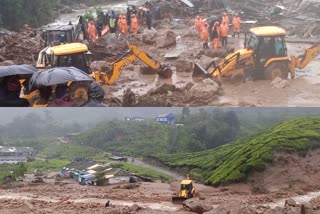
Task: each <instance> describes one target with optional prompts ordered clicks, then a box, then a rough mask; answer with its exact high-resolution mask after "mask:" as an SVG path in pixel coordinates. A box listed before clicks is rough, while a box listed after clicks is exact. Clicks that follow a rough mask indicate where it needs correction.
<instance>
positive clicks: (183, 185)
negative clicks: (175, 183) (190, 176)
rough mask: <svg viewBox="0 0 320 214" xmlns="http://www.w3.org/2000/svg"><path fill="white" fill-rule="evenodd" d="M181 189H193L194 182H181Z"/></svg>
mask: <svg viewBox="0 0 320 214" xmlns="http://www.w3.org/2000/svg"><path fill="white" fill-rule="evenodd" d="M181 190H187V191H188V192H189V191H191V190H192V183H191V184H181Z"/></svg>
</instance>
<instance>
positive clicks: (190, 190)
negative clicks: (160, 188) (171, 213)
mask: <svg viewBox="0 0 320 214" xmlns="http://www.w3.org/2000/svg"><path fill="white" fill-rule="evenodd" d="M195 193H196V190H195V188H194V186H193V182H192V180H190V179H189V178H187V179H186V180H182V181H181V183H180V192H179V195H178V196H173V197H172V202H173V203H181V202H183V201H184V200H187V199H189V198H193V197H194V195H195Z"/></svg>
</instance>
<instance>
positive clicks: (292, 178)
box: [0, 150, 320, 214]
mask: <svg viewBox="0 0 320 214" xmlns="http://www.w3.org/2000/svg"><path fill="white" fill-rule="evenodd" d="M319 153H320V150H316V151H313V152H309V153H307V154H305V155H304V156H298V155H296V154H288V153H278V154H276V155H274V158H273V162H272V163H270V164H269V165H268V166H267V169H266V170H265V171H263V172H259V173H255V174H254V175H252V176H251V177H250V179H249V180H248V181H247V182H246V183H238V184H232V185H227V186H221V187H211V186H205V185H203V184H199V183H196V184H195V188H196V192H197V193H196V196H195V198H194V199H191V200H188V201H187V202H186V205H188V206H190V204H193V203H196V204H197V205H199V204H200V205H201V207H204V208H205V209H206V210H207V211H208V210H211V211H210V212H209V213H211V214H216V213H222V211H221V210H224V209H228V210H229V211H230V210H233V211H232V212H231V211H230V212H231V213H239V212H240V210H242V211H243V212H242V213H248V214H250V213H275V214H277V213H293V214H295V213H302V212H300V209H302V208H301V207H307V208H308V209H309V212H306V213H320V185H319V182H318V181H319V179H320V173H319V172H320V165H319V157H320V156H319ZM52 175H54V173H52ZM32 179H33V177H32V175H28V176H27V177H26V178H25V181H24V182H20V183H11V184H7V185H3V186H0V212H1V213H4V214H7V213H8V214H9V213H61V212H62V211H63V213H155V214H162V213H181V214H183V213H186V214H188V213H194V212H191V211H190V210H189V209H188V208H186V207H183V206H182V205H180V204H172V203H171V197H172V196H173V195H174V194H175V193H177V192H178V191H179V187H180V185H179V182H178V181H174V182H171V183H161V182H154V183H136V184H114V185H109V186H99V187H96V186H82V185H79V184H78V183H77V182H75V181H73V180H71V179H64V180H62V181H55V180H54V179H50V178H47V179H45V180H44V183H39V184H35V183H32V182H31V181H32ZM289 199H290V200H289ZM286 200H287V202H285V201H286ZM107 201H109V202H110V207H108V208H106V207H105V204H106V203H107ZM285 204H286V205H285ZM302 204H303V206H302ZM191 207H192V206H191ZM195 210H198V211H199V209H195ZM195 210H194V211H195ZM204 212H205V211H201V212H200V211H199V212H198V213H204Z"/></svg>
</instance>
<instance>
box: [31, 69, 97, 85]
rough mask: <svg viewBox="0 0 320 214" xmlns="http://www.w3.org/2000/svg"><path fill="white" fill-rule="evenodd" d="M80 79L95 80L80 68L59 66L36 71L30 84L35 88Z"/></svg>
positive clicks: (78, 80)
mask: <svg viewBox="0 0 320 214" xmlns="http://www.w3.org/2000/svg"><path fill="white" fill-rule="evenodd" d="M80 81H88V82H93V79H92V78H91V77H90V76H89V75H88V74H86V73H85V72H83V71H81V70H80V69H78V68H75V67H59V68H52V69H48V70H45V71H39V72H36V73H34V74H33V76H32V78H31V80H30V85H29V86H30V89H35V88H40V87H45V86H51V85H57V84H64V83H68V82H80Z"/></svg>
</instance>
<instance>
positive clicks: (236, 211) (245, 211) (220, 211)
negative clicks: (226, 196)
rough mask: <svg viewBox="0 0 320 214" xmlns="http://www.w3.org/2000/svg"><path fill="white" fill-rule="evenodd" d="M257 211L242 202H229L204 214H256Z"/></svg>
mask: <svg viewBox="0 0 320 214" xmlns="http://www.w3.org/2000/svg"><path fill="white" fill-rule="evenodd" d="M256 213H257V210H256V209H255V208H253V207H251V206H249V205H246V204H242V203H241V202H229V203H225V204H221V205H219V206H218V207H216V208H213V209H212V210H210V211H209V212H205V213H204V214H256Z"/></svg>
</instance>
